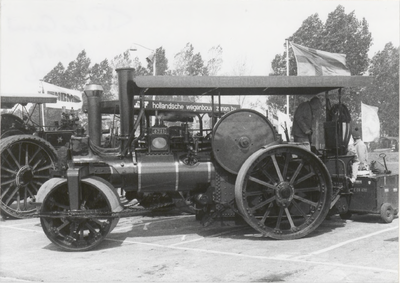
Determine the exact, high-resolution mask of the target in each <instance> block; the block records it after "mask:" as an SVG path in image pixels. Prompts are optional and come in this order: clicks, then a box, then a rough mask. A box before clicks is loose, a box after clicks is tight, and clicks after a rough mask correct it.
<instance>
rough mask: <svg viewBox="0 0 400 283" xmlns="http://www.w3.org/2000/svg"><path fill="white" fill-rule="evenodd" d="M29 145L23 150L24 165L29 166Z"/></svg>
mask: <svg viewBox="0 0 400 283" xmlns="http://www.w3.org/2000/svg"><path fill="white" fill-rule="evenodd" d="M28 148H29V144H26V149H25V165H28V164H29V150H28Z"/></svg>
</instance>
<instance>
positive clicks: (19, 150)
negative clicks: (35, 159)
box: [18, 143, 23, 164]
mask: <svg viewBox="0 0 400 283" xmlns="http://www.w3.org/2000/svg"><path fill="white" fill-rule="evenodd" d="M21 155H22V143H18V162H20V164H22V162H23V159H22V156H21Z"/></svg>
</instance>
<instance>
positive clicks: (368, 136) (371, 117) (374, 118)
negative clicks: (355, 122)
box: [361, 102, 381, 142]
mask: <svg viewBox="0 0 400 283" xmlns="http://www.w3.org/2000/svg"><path fill="white" fill-rule="evenodd" d="M361 121H362V125H361V129H362V130H361V132H362V140H363V141H364V142H372V141H374V140H375V139H377V138H379V136H380V129H381V127H380V123H379V117H378V107H375V106H370V105H367V104H364V103H362V102H361Z"/></svg>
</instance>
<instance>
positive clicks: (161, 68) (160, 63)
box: [147, 47, 168, 76]
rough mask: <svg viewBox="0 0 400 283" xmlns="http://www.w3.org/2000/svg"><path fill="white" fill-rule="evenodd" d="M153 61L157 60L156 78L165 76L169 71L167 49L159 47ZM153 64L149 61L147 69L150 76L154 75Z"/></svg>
mask: <svg viewBox="0 0 400 283" xmlns="http://www.w3.org/2000/svg"><path fill="white" fill-rule="evenodd" d="M153 60H156V76H164V75H166V74H167V71H168V59H167V57H165V49H163V48H162V47H159V48H157V49H156V51H155V54H154V58H153ZM153 62H154V61H152V60H149V61H148V62H147V63H148V64H147V69H149V72H150V74H153Z"/></svg>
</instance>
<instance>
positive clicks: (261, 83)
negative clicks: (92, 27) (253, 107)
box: [134, 76, 373, 95]
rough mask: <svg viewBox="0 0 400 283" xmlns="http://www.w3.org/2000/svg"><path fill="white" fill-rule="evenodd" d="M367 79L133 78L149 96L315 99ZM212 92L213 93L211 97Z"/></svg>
mask: <svg viewBox="0 0 400 283" xmlns="http://www.w3.org/2000/svg"><path fill="white" fill-rule="evenodd" d="M372 80H373V78H372V77H365V76H316V77H311V76H310V77H305V76H303V77H301V76H288V77H284V76H232V77H222V76H221V77H219V76H196V77H175V76H138V77H135V78H134V81H135V83H136V85H137V86H138V87H139V88H142V89H147V90H146V94H147V95H201V94H207V93H209V94H220V95H300V94H310V95H315V94H318V93H321V92H325V91H330V90H334V89H338V88H342V87H345V88H346V87H365V86H367V85H368V84H371V83H372ZM211 92H212V93H211Z"/></svg>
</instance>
